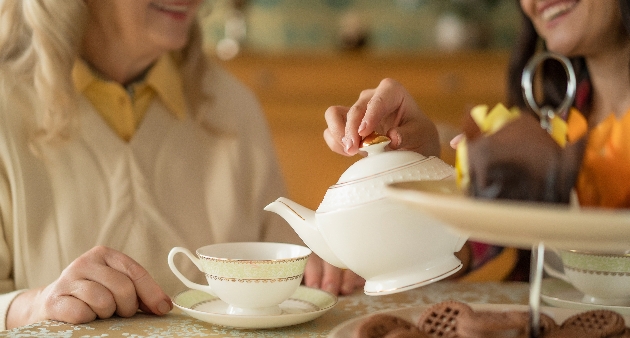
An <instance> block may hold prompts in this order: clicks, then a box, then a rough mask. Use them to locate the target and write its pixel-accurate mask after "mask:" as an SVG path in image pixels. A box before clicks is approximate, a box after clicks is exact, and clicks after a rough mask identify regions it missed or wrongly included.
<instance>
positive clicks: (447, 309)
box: [417, 300, 473, 338]
mask: <svg viewBox="0 0 630 338" xmlns="http://www.w3.org/2000/svg"><path fill="white" fill-rule="evenodd" d="M472 314H473V309H472V308H471V307H470V306H468V305H467V304H465V303H462V302H458V301H454V300H448V301H444V302H440V303H437V304H434V305H432V306H430V307H429V308H427V309H426V310H425V311H424V312H422V314H421V315H420V317H419V318H418V321H417V323H418V328H419V329H420V331H422V332H424V333H426V334H428V335H429V337H440V338H457V337H459V336H458V332H459V319H460V317H470V316H471V315H472Z"/></svg>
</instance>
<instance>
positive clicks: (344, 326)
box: [328, 304, 630, 338]
mask: <svg viewBox="0 0 630 338" xmlns="http://www.w3.org/2000/svg"><path fill="white" fill-rule="evenodd" d="M468 305H470V307H471V308H472V309H473V310H474V311H493V312H501V311H522V312H529V307H528V306H527V305H520V304H468ZM428 307H429V305H420V306H412V307H406V308H402V309H394V310H384V311H379V312H378V313H385V314H390V315H393V316H398V317H401V318H403V319H406V320H408V321H410V322H412V323H415V322H417V320H418V318H419V317H420V315H421V314H422V313H423V312H424V311H425V310H426V309H427V308H428ZM541 311H542V312H543V313H545V314H546V315H548V316H550V317H551V318H553V319H554V320H555V322H556V323H557V324H561V323H562V322H563V321H565V320H566V319H567V318H569V317H571V316H574V315H576V314H578V313H580V312H581V311H578V310H574V309H566V308H555V307H547V306H544V307H542V308H541ZM373 314H374V313H370V314H367V315H363V316H360V317H357V318H353V319H350V320H347V321H345V322H343V323H341V324H339V325H338V326H336V327H335V328H334V329H333V330H332V331H331V332H330V334H329V335H328V338H347V337H353V336H354V332H355V330H356V328H357V327H358V326H359V324H360V323H361V322H362V321H363V320H365V319H367V318H368V317H369V316H371V315H373ZM622 315H624V320H625V321H626V323H629V322H630V317H628V314H627V313H626V314H623V313H622Z"/></svg>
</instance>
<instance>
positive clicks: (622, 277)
mask: <svg viewBox="0 0 630 338" xmlns="http://www.w3.org/2000/svg"><path fill="white" fill-rule="evenodd" d="M558 255H559V256H560V258H561V259H562V267H563V269H564V271H558V270H556V269H555V268H554V267H553V266H551V265H547V264H545V265H544V268H545V272H547V273H548V274H549V275H551V276H553V277H555V278H559V279H562V280H564V281H565V282H567V283H570V284H572V285H573V286H574V287H575V288H576V289H577V290H580V292H582V293H583V294H584V295H583V297H582V302H583V303H591V304H602V305H619V306H630V254H612V253H593V252H583V251H577V250H560V251H558Z"/></svg>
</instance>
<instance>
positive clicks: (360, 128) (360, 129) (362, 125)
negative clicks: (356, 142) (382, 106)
mask: <svg viewBox="0 0 630 338" xmlns="http://www.w3.org/2000/svg"><path fill="white" fill-rule="evenodd" d="M366 127H367V122H365V121H361V125H359V134H361V132H362V131H364V130H365V128H366Z"/></svg>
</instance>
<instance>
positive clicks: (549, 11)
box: [542, 2, 577, 21]
mask: <svg viewBox="0 0 630 338" xmlns="http://www.w3.org/2000/svg"><path fill="white" fill-rule="evenodd" d="M575 4H577V2H561V3H558V4H556V5H553V6H551V7H547V8H546V9H545V10H544V11H543V13H542V18H543V20H545V21H549V20H553V19H555V18H556V17H558V16H560V15H562V14H564V13H566V12H568V11H569V10H570V9H572V8H573V7H574V6H575Z"/></svg>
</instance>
